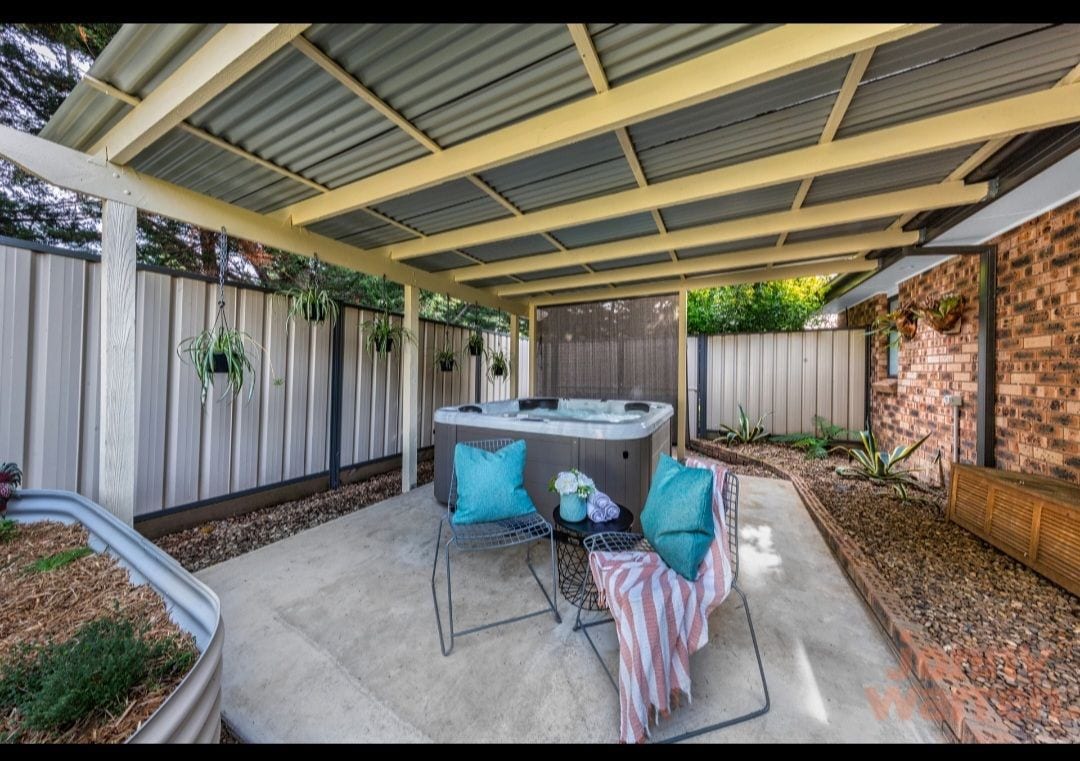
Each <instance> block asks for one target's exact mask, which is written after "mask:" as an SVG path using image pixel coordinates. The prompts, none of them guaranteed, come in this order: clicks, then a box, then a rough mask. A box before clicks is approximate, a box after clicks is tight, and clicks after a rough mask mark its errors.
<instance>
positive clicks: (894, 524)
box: [735, 443, 1080, 742]
mask: <svg viewBox="0 0 1080 761" xmlns="http://www.w3.org/2000/svg"><path fill="white" fill-rule="evenodd" d="M736 451H738V452H739V453H741V454H746V455H749V456H751V457H756V458H758V459H761V460H764V461H767V462H769V463H772V464H775V465H777V466H778V467H779V468H781V469H782V470H784V471H786V472H789V473H791V474H793V475H796V476H798V477H799V478H801V479H803V480H804V481H805V482H806V483H807V484H808V485H809V487H810V489H811V490H812V491H813V492H814V494H815V495H816V496H817V497H818V499H820V500H821V502H822V503H823V504H824V505H825V508H826V509H827V510H828V511H829V513H830V514H831V515H832V516H833V518H834V519H835V520H836V521H837V523H839V524H840V526H841V527H842V528H843V530H844V531H846V532H847V533H848V535H849V536H850V538H851V539H852V540H854V541H855V542H856V544H857V545H858V546H859V547H860V549H861V550H862V551H863V552H864V553H865V554H866V556H867V557H868V558H870V559H871V560H872V562H873V563H874V565H875V566H876V568H877V570H878V572H879V573H880V574H881V576H882V577H883V578H884V579H885V580H886V581H887V583H889V584H890V585H891V586H892V588H893V591H894V592H895V593H896V594H897V595H898V597H899V599H900V601H901V604H902V605H903V606H904V608H905V611H904V613H905V614H906V615H907V616H908V617H909V618H910V619H911V620H912V621H914V622H917V623H918V624H920V625H921V626H922V627H924V629H925V631H926V634H927V635H928V636H929V637H930V638H931V639H932V640H933V641H934V642H936V643H937V644H938V645H940V646H941V648H942V649H943V650H944V651H945V652H946V653H949V654H950V656H951V657H952V659H953V661H954V663H956V664H958V666H959V668H960V669H962V670H963V672H964V674H965V675H966V676H967V678H968V680H969V681H970V682H971V683H972V684H974V685H976V686H977V687H978V688H979V689H981V690H983V691H984V694H985V695H986V697H987V699H988V701H989V703H990V705H991V706H992V707H993V708H994V710H995V711H997V713H998V714H999V715H1000V716H1001V718H1002V719H1003V720H1004V722H1005V724H1006V725H1007V727H1008V728H1009V731H1010V732H1011V734H1012V735H1013V737H1015V738H1016V739H1017V740H1018V741H1021V742H1077V741H1080V599H1078V598H1077V597H1075V596H1074V595H1072V594H1070V593H1069V592H1067V591H1065V590H1064V589H1062V588H1061V587H1058V586H1057V585H1055V584H1053V583H1052V582H1050V581H1048V580H1046V579H1044V578H1043V577H1041V576H1039V575H1038V574H1036V573H1034V572H1032V571H1030V570H1029V569H1027V568H1026V567H1025V566H1023V565H1021V564H1020V563H1018V562H1016V561H1015V560H1013V559H1012V558H1010V557H1009V556H1007V555H1005V554H1004V553H1002V552H1000V551H998V550H996V549H994V548H993V547H991V546H990V545H988V544H986V543H984V542H983V541H982V540H980V539H978V538H977V537H975V536H974V535H972V534H970V533H968V532H967V531H965V530H964V529H962V528H960V527H959V526H957V525H956V524H954V523H951V522H949V521H947V520H946V519H945V518H944V517H943V516H944V507H945V502H946V499H947V497H946V493H945V490H944V489H940V488H939V489H935V490H933V491H932V492H931V493H924V492H922V491H921V490H919V491H913V492H912V495H913V496H916V497H919V498H921V500H918V501H909V502H907V503H903V502H901V501H900V500H899V499H898V498H897V497H896V496H894V494H893V493H892V491H891V490H889V489H887V488H880V487H876V486H872V485H871V484H869V483H867V482H864V481H858V480H854V479H841V478H839V477H838V476H837V475H836V474H835V472H834V469H835V468H836V466H837V465H842V464H845V463H846V461H847V458H846V457H844V456H843V455H841V454H834V455H831V456H830V457H828V458H826V459H824V460H808V459H807V458H806V456H805V455H804V454H803V453H802V452H800V451H798V450H795V449H792V448H791V447H787V446H782V445H778V444H768V443H766V444H747V445H741V446H739V447H737V449H736ZM753 469H757V470H762V469H761V468H760V466H747V465H739V466H736V467H735V470H736V472H749V471H750V470H753ZM762 475H767V476H771V477H775V475H773V474H771V473H762Z"/></svg>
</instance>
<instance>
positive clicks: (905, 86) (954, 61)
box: [837, 24, 1080, 138]
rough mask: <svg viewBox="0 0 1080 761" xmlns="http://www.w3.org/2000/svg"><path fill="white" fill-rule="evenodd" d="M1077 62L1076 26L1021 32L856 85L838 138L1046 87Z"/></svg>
mask: <svg viewBox="0 0 1080 761" xmlns="http://www.w3.org/2000/svg"><path fill="white" fill-rule="evenodd" d="M1077 63H1080V26H1077V25H1074V24H1069V25H1063V26H1058V27H1051V28H1049V29H1045V30H1042V31H1038V32H1033V33H1031V34H1026V35H1023V36H1021V37H1017V38H1014V39H1011V40H1006V41H1005V42H1000V43H998V44H996V45H989V46H987V47H984V48H981V49H979V50H975V51H973V52H970V53H965V54H963V55H960V56H956V57H955V58H951V59H949V60H945V61H940V62H939V63H933V64H930V65H928V66H923V67H922V68H918V69H911V70H909V71H905V72H903V73H900V74H896V75H895V76H892V77H886V78H883V79H878V80H875V81H873V82H867V83H866V84H863V85H860V86H859V88H858V89H857V90H856V91H855V97H854V98H853V99H852V101H851V105H850V106H849V107H848V111H847V114H846V115H845V116H844V121H843V123H842V124H841V125H840V129H839V130H838V131H837V137H838V138H843V137H849V136H851V135H857V134H859V133H861V132H867V131H869V130H875V129H881V128H883V127H888V126H890V125H893V124H899V123H901V122H907V121H911V120H913V119H920V118H924V117H927V116H932V115H934V114H939V113H944V112H946V111H955V110H957V109H961V108H966V107H969V106H974V105H978V104H979V103H986V102H988V101H991V100H998V99H1000V98H1006V97H1010V96H1015V95H1023V94H1024V93H1029V92H1034V91H1035V90H1042V89H1045V88H1047V87H1050V86H1051V85H1053V84H1054V83H1055V82H1057V81H1058V80H1059V79H1061V78H1062V77H1063V76H1064V75H1065V74H1066V73H1068V71H1069V70H1070V69H1071V68H1073V67H1074V66H1076V64H1077Z"/></svg>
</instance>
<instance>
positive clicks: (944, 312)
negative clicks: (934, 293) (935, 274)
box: [915, 293, 964, 333]
mask: <svg viewBox="0 0 1080 761" xmlns="http://www.w3.org/2000/svg"><path fill="white" fill-rule="evenodd" d="M963 307H964V299H963V297H962V296H959V295H957V294H955V293H950V294H947V295H945V296H942V297H941V298H939V299H936V300H935V299H928V300H927V301H925V302H923V303H922V304H921V305H920V306H917V307H915V313H916V314H917V315H918V316H919V318H920V319H923V320H926V321H927V322H928V323H930V327H932V328H933V329H934V330H936V331H937V332H938V333H946V332H948V331H950V330H952V329H953V328H955V327H956V325H957V324H958V323H959V322H960V315H961V313H962V312H963Z"/></svg>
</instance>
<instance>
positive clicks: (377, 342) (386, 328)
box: [360, 312, 416, 354]
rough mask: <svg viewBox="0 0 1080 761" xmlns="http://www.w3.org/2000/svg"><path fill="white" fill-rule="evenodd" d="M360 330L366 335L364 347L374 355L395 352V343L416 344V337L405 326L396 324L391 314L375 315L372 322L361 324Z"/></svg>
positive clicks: (367, 321)
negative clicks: (408, 342) (406, 342)
mask: <svg viewBox="0 0 1080 761" xmlns="http://www.w3.org/2000/svg"><path fill="white" fill-rule="evenodd" d="M360 330H361V331H362V332H363V333H364V345H365V346H366V347H367V350H368V351H370V352H372V353H373V354H375V353H378V354H389V353H390V352H391V351H393V350H394V342H395V341H397V342H398V344H402V343H404V342H405V341H410V342H412V343H416V336H414V335H413V334H412V331H410V330H409V329H408V328H406V327H404V326H403V325H398V324H396V323H395V322H394V321H393V320H392V319H391V318H390V313H389V312H382V313H380V314H377V315H375V317H374V318H373V319H371V320H364V321H363V322H361V323H360Z"/></svg>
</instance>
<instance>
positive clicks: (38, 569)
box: [26, 547, 94, 573]
mask: <svg viewBox="0 0 1080 761" xmlns="http://www.w3.org/2000/svg"><path fill="white" fill-rule="evenodd" d="M93 554H94V551H93V550H92V549H90V548H89V547H72V548H71V549H70V550H64V551H62V552H57V553H56V554H55V555H46V556H45V557H40V558H38V559H37V560H35V561H34V562H33V563H31V564H30V565H28V566H26V570H27V571H28V572H30V573H46V572H48V571H55V570H56V569H57V568H63V567H64V566H66V565H67V564H68V563H71V562H73V561H76V560H78V559H79V558H84V557H86V556H87V555H93Z"/></svg>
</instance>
